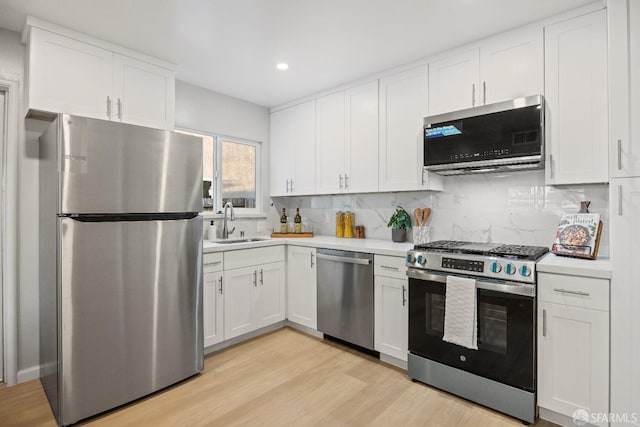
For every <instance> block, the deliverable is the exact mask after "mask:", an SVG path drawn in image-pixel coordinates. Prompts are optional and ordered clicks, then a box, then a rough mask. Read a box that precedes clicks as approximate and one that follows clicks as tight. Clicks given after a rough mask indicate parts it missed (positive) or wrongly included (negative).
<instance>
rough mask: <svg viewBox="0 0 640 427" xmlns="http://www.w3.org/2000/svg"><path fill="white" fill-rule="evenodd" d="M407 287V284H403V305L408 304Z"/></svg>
mask: <svg viewBox="0 0 640 427" xmlns="http://www.w3.org/2000/svg"><path fill="white" fill-rule="evenodd" d="M406 295H407V288H406V286H404V285H402V306H403V307H404V306H405V305H406V304H407V297H406Z"/></svg>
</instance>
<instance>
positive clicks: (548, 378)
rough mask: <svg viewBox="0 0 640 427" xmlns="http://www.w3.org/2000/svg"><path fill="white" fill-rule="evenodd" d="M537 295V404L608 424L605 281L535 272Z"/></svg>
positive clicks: (607, 332)
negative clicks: (536, 273) (605, 415)
mask: <svg viewBox="0 0 640 427" xmlns="http://www.w3.org/2000/svg"><path fill="white" fill-rule="evenodd" d="M538 291H539V295H538V405H539V406H540V408H543V409H546V410H550V411H553V412H555V413H558V414H561V415H564V416H566V417H569V418H572V417H574V414H575V413H576V411H578V410H581V413H583V414H587V415H588V417H589V419H588V420H587V421H588V423H589V424H594V425H599V426H607V425H608V424H607V423H606V422H604V421H603V420H602V418H598V417H599V416H600V417H602V415H604V414H608V413H609V280H607V279H595V278H590V277H578V276H568V275H567V276H565V275H560V274H549V273H539V274H538ZM579 414H580V413H579Z"/></svg>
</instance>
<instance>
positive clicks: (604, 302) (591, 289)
mask: <svg viewBox="0 0 640 427" xmlns="http://www.w3.org/2000/svg"><path fill="white" fill-rule="evenodd" d="M538 298H539V299H540V300H541V301H547V302H553V303H557V304H564V305H570V306H574V307H582V308H590V309H594V310H602V311H609V280H607V279H594V278H591V277H580V276H565V275H561V274H549V273H538Z"/></svg>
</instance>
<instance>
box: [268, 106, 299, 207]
mask: <svg viewBox="0 0 640 427" xmlns="http://www.w3.org/2000/svg"><path fill="white" fill-rule="evenodd" d="M297 112H298V111H297V110H295V107H291V108H287V109H285V110H280V111H276V112H274V113H271V120H270V132H269V133H270V138H269V158H270V160H269V171H270V178H269V186H270V190H271V196H272V197H275V196H287V195H289V191H290V185H291V184H290V180H291V177H292V176H293V158H294V154H293V151H292V150H293V145H292V144H293V142H292V141H293V140H294V139H295V134H296V129H295V128H296V124H295V120H296V115H297Z"/></svg>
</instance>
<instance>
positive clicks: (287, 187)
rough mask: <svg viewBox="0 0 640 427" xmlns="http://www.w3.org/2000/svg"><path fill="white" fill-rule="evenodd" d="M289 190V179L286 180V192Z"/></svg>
mask: <svg viewBox="0 0 640 427" xmlns="http://www.w3.org/2000/svg"><path fill="white" fill-rule="evenodd" d="M288 192H289V180H287V193H288Z"/></svg>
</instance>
